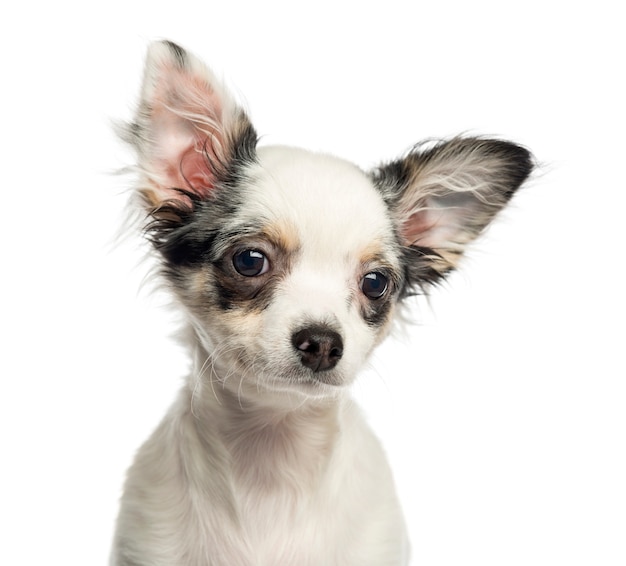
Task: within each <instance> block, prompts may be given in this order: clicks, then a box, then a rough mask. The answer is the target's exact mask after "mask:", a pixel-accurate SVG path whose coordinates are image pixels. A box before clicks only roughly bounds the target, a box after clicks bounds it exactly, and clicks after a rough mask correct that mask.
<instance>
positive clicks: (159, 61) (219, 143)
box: [124, 41, 257, 216]
mask: <svg viewBox="0 0 626 566" xmlns="http://www.w3.org/2000/svg"><path fill="white" fill-rule="evenodd" d="M124 136H125V138H126V139H127V140H128V141H130V142H131V144H132V145H133V146H134V147H135V149H136V150H137V154H138V161H139V169H140V172H141V179H140V186H139V192H140V195H141V197H142V200H143V201H144V204H145V205H146V207H147V208H148V211H149V212H150V213H151V214H152V215H153V216H154V215H155V214H157V215H158V212H157V211H159V210H163V209H164V208H163V205H164V204H167V207H170V208H171V206H174V208H176V207H177V206H178V207H179V208H182V209H185V208H192V207H193V202H195V201H197V200H204V199H207V198H210V197H211V196H212V195H213V193H214V191H216V190H217V189H218V188H219V187H220V186H222V185H224V184H227V183H228V181H229V180H232V177H233V176H234V175H235V173H236V169H237V165H238V162H240V161H242V160H244V161H245V160H253V159H254V155H255V147H256V142H257V137H256V133H255V132H254V129H253V127H252V125H251V124H250V121H249V120H248V117H247V116H246V114H245V112H244V111H243V110H242V109H241V108H240V107H239V106H238V105H237V104H236V102H235V101H234V99H233V98H232V97H231V96H230V95H229V93H228V92H227V91H226V89H225V88H224V86H223V85H222V83H221V82H220V81H218V80H217V79H216V77H215V76H214V75H213V73H212V72H211V71H210V70H209V69H208V68H207V67H206V66H205V65H204V64H203V63H202V62H201V61H200V60H198V59H197V58H196V57H194V56H193V55H191V54H190V53H188V52H186V51H185V50H184V49H182V48H181V47H179V46H178V45H175V44H174V43H171V42H168V41H163V42H158V43H154V44H152V45H151V46H150V48H149V50H148V56H147V60H146V68H145V73H144V80H143V86H142V90H141V100H140V103H139V108H138V111H137V114H136V116H135V120H134V122H133V123H131V124H130V125H128V126H127V128H126V130H125V134H124ZM167 207H165V208H167ZM170 213H171V210H170V211H169V212H167V214H170Z"/></svg>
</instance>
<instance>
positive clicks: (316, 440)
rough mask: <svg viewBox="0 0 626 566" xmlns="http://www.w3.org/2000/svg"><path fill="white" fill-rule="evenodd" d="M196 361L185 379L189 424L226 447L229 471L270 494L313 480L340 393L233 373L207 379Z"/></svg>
mask: <svg viewBox="0 0 626 566" xmlns="http://www.w3.org/2000/svg"><path fill="white" fill-rule="evenodd" d="M202 359H206V356H205V355H204V354H201V355H200V357H199V358H198V361H201V360H202ZM196 367H197V368H198V372H196V373H195V375H196V376H197V377H195V378H194V380H193V381H192V383H191V384H190V395H191V403H190V405H191V411H192V414H193V416H194V422H195V427H196V429H197V430H198V432H199V435H200V437H201V438H204V439H205V441H206V445H207V446H215V440H218V442H219V443H220V444H221V445H222V446H223V447H224V448H225V449H226V452H227V454H228V455H229V461H230V465H231V467H232V473H233V477H234V478H236V480H237V481H238V482H241V484H242V486H243V487H244V488H246V487H247V488H248V489H250V490H251V491H255V492H259V491H262V492H264V493H267V494H268V495H269V494H273V495H275V494H276V493H277V492H278V491H281V492H285V490H286V489H287V490H291V491H295V492H302V491H303V490H306V489H307V487H311V488H312V487H313V486H314V485H315V483H316V482H317V481H319V479H320V477H321V474H323V471H324V469H325V467H326V464H327V462H328V460H329V458H330V456H331V455H332V452H333V447H334V445H335V443H336V439H337V435H338V432H339V422H340V412H341V410H342V407H343V405H344V402H345V401H344V398H343V395H338V396H337V397H332V398H323V399H316V398H303V397H302V396H299V395H298V396H296V395H290V394H287V393H277V392H268V391H263V390H260V389H259V388H258V387H257V386H256V385H247V384H246V383H245V382H244V381H243V380H242V379H241V378H240V376H237V375H230V376H229V377H228V380H227V381H226V382H224V381H223V380H219V379H215V380H213V381H214V382H213V383H212V382H211V378H210V376H209V375H207V374H208V372H206V371H204V372H200V371H199V368H202V367H203V365H202V364H200V365H198V364H196ZM229 383H230V384H233V385H232V386H233V388H234V389H230V388H229V387H228V386H225V384H226V385H228V384H229ZM234 384H236V386H235V385H234ZM216 436H217V438H216Z"/></svg>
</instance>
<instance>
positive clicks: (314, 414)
mask: <svg viewBox="0 0 626 566" xmlns="http://www.w3.org/2000/svg"><path fill="white" fill-rule="evenodd" d="M125 137H126V139H127V141H129V142H130V143H131V144H132V146H133V147H134V149H135V150H136V153H137V158H138V185H137V191H136V194H137V195H138V196H139V200H140V202H141V204H142V206H143V208H144V211H145V215H146V218H147V223H146V228H145V229H146V233H147V236H148V238H149V239H150V241H151V242H152V244H153V246H154V248H155V250H156V251H157V253H158V256H159V258H160V264H161V267H162V269H161V271H162V275H163V277H164V280H165V281H166V282H167V284H168V286H169V288H170V289H171V291H172V293H173V295H174V298H175V301H176V304H177V305H178V306H179V307H180V309H182V311H183V313H184V316H185V320H186V328H185V336H186V341H187V344H188V346H189V352H190V355H191V357H192V361H193V369H192V372H191V375H190V376H189V378H188V380H187V382H186V385H185V386H184V387H183V389H182V391H181V392H180V395H179V397H178V398H177V400H176V401H175V402H174V404H173V405H172V407H171V409H170V411H169V412H168V414H167V415H166V416H165V418H164V419H163V421H162V422H161V424H160V425H159V426H158V428H157V429H156V430H155V432H154V433H153V434H152V436H151V437H150V439H149V440H148V441H147V442H146V443H145V444H144V445H143V446H142V447H141V449H140V450H139V452H138V454H137V456H136V459H135V461H134V463H133V465H132V467H131V468H130V470H129V472H128V477H127V481H126V485H125V489H124V494H123V497H122V500H121V510H120V513H119V518H118V521H117V529H116V534H115V540H114V545H113V551H112V559H111V563H112V564H113V565H115V566H209V565H210V566H385V565H387V566H399V565H405V564H407V563H408V544H407V537H406V530H405V526H404V521H403V517H402V512H401V509H400V505H399V502H398V498H397V495H396V492H395V488H394V484H393V479H392V474H391V472H390V469H389V467H388V465H387V462H386V459H385V456H384V453H383V450H382V448H381V446H380V444H379V442H378V441H377V439H376V438H375V436H374V435H373V434H372V432H371V431H370V429H369V428H368V426H367V424H366V423H365V420H364V418H363V416H362V415H361V413H360V412H359V410H358V408H357V407H356V406H355V404H354V403H353V402H352V401H351V399H350V396H349V391H348V388H349V386H350V384H351V383H352V382H353V380H354V379H355V376H356V375H357V373H358V372H359V369H360V368H361V367H362V366H363V364H364V362H365V361H366V360H367V358H368V356H369V354H370V353H371V352H372V350H373V349H374V348H375V347H376V345H377V344H379V343H380V342H381V340H383V338H384V337H385V336H386V334H387V333H388V331H389V329H390V325H391V323H392V321H393V319H394V315H395V314H396V312H397V311H398V308H399V305H400V304H401V301H402V300H403V299H405V298H406V297H408V296H410V295H412V294H415V293H416V292H424V291H427V290H428V288H429V287H430V286H432V285H434V284H436V283H438V282H440V281H441V280H442V279H443V278H444V277H445V276H446V274H448V273H449V272H450V271H451V270H452V269H453V268H454V267H455V266H456V265H457V263H458V261H459V259H460V257H461V255H462V253H463V251H464V249H465V247H466V246H467V244H468V243H470V242H471V241H472V240H474V239H475V238H476V236H478V235H479V234H480V233H481V232H482V230H483V229H484V228H485V227H486V226H487V224H488V223H489V222H490V221H491V220H492V219H493V218H494V216H495V215H496V214H497V213H498V211H499V210H500V209H501V208H502V207H504V206H505V204H506V203H507V202H508V201H509V199H510V198H511V197H512V196H513V194H514V193H515V191H516V190H517V189H518V188H519V187H520V185H521V184H522V183H523V182H524V180H525V179H526V178H527V177H528V175H529V173H530V171H531V168H532V160H531V156H530V154H529V152H528V151H527V150H526V149H524V148H522V147H519V146H517V145H514V144H512V143H509V142H506V141H500V140H496V139H485V138H476V137H457V138H454V139H451V140H448V141H442V142H439V143H430V144H421V145H418V146H416V147H415V148H414V149H412V150H411V151H409V152H408V153H407V154H406V155H404V156H403V157H401V158H400V159H398V160H396V161H393V162H391V163H386V164H383V165H382V166H380V167H378V168H377V169H375V170H373V171H369V172H367V171H363V170H361V169H359V168H358V167H356V166H355V165H353V164H351V163H348V162H346V161H343V160H341V159H338V158H336V157H333V156H330V155H324V154H319V153H312V152H309V151H305V150H302V149H295V148H292V147H259V146H258V143H257V142H258V138H257V134H256V132H255V129H254V127H253V126H252V124H251V122H250V120H249V118H248V116H247V115H246V112H245V111H244V110H243V109H242V108H241V106H239V105H238V104H237V102H236V101H235V100H234V98H233V97H232V96H231V95H230V94H229V93H228V92H227V91H226V89H225V88H224V86H223V84H222V83H221V82H220V81H219V80H217V79H216V77H215V76H214V75H213V73H212V72H211V71H210V70H209V69H208V68H207V67H205V65H203V64H202V63H201V62H200V61H199V60H198V59H197V58H195V57H194V56H193V55H191V54H189V53H187V52H186V51H185V50H183V49H182V48H180V47H179V46H177V45H175V44H173V43H170V42H160V43H156V44H154V45H152V46H151V47H150V49H149V53H148V57H147V63H146V70H145V76H144V81H143V87H142V91H141V100H140V104H139V108H138V111H137V113H136V116H135V119H134V121H133V122H132V123H131V124H129V125H128V126H127V127H126V128H125Z"/></svg>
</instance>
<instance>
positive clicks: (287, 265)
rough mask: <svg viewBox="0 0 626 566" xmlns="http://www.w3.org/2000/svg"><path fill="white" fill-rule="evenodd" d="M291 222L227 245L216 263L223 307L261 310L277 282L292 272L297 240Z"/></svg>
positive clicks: (218, 287)
mask: <svg viewBox="0 0 626 566" xmlns="http://www.w3.org/2000/svg"><path fill="white" fill-rule="evenodd" d="M294 234H295V231H294V230H291V229H290V227H289V225H280V224H272V225H269V226H267V227H265V228H264V229H263V230H262V231H261V233H260V234H259V236H258V237H252V236H250V237H246V238H243V239H240V240H237V241H235V242H232V243H231V245H230V246H229V247H228V248H227V249H226V251H225V252H224V253H223V254H222V256H221V257H220V258H219V260H218V261H216V262H215V263H214V268H215V269H214V277H215V287H216V289H217V294H218V297H219V306H220V307H221V308H222V309H224V310H230V309H245V310H254V311H261V310H264V309H266V308H267V306H268V305H269V304H270V302H271V300H272V298H273V296H274V291H275V289H276V286H277V285H278V284H279V283H280V281H282V280H283V279H284V278H285V277H286V276H287V275H288V274H289V272H290V270H291V266H292V263H293V258H294V256H295V254H296V253H297V249H298V242H297V238H295V236H294Z"/></svg>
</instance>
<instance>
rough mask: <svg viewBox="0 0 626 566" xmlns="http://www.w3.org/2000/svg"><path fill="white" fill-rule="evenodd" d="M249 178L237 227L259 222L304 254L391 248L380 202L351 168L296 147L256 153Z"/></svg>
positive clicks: (369, 252) (386, 213)
mask: <svg viewBox="0 0 626 566" xmlns="http://www.w3.org/2000/svg"><path fill="white" fill-rule="evenodd" d="M249 179H250V182H249V184H248V185H247V186H246V187H245V188H244V193H245V194H244V195H243V198H242V202H243V203H244V204H243V206H242V207H241V209H240V210H239V211H238V212H237V217H238V220H239V222H241V223H242V224H248V223H249V224H254V223H259V221H261V223H262V224H266V225H270V226H272V227H273V229H274V230H280V232H281V233H282V234H283V236H282V237H284V238H287V239H288V240H290V242H291V244H292V245H293V243H294V238H297V239H298V241H299V242H300V245H304V246H306V247H307V248H308V249H307V252H309V253H315V250H318V251H319V253H320V254H327V253H328V251H327V250H329V249H332V250H334V251H343V252H345V253H346V254H354V253H355V252H356V253H359V254H360V255H366V254H367V255H369V256H374V255H382V254H383V250H384V249H385V248H387V247H388V246H391V245H393V243H394V232H393V227H392V222H391V218H390V215H389V210H388V208H387V206H386V205H385V203H384V200H383V198H382V197H381V195H380V193H379V191H378V190H377V189H376V188H375V187H374V185H373V184H372V182H371V181H370V178H369V177H368V176H367V175H366V174H365V173H364V172H363V171H361V170H360V169H359V168H358V167H356V166H355V165H353V164H352V163H349V162H347V161H344V160H341V159H338V158H336V157H333V156H329V155H324V154H317V153H312V152H308V151H305V150H300V149H296V148H286V147H269V148H260V149H259V155H258V165H257V166H255V167H254V168H253V170H252V171H251V174H250V175H249ZM278 226H280V228H278ZM290 247H291V246H290ZM320 259H324V258H320Z"/></svg>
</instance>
